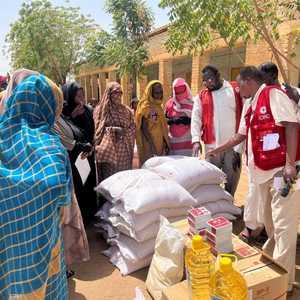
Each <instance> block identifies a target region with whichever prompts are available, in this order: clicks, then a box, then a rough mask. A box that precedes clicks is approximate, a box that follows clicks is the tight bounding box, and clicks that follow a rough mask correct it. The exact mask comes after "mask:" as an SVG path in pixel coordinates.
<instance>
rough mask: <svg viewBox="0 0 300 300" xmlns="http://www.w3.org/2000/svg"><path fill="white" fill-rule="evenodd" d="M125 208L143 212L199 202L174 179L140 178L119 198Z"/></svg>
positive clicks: (128, 210)
mask: <svg viewBox="0 0 300 300" xmlns="http://www.w3.org/2000/svg"><path fill="white" fill-rule="evenodd" d="M145 171H146V170H145ZM119 202H120V203H123V207H124V210H125V211H127V212H135V213H136V214H143V213H146V212H149V211H153V210H156V209H161V208H175V207H187V206H194V205H196V204H197V202H196V200H195V199H194V198H193V197H192V196H191V195H190V193H188V192H187V191H186V190H185V189H184V188H183V187H182V186H180V185H179V184H178V183H176V182H175V181H172V180H163V179H151V180H148V181H147V183H145V182H143V181H142V180H140V181H139V182H137V183H136V184H135V186H134V188H130V189H127V190H126V191H124V192H123V194H122V196H121V197H120V198H119Z"/></svg>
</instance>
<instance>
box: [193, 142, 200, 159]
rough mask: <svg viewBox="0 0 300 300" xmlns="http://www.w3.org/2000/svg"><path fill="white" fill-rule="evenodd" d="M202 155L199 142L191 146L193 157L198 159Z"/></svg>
mask: <svg viewBox="0 0 300 300" xmlns="http://www.w3.org/2000/svg"><path fill="white" fill-rule="evenodd" d="M201 154H202V147H201V144H200V142H196V143H194V144H193V156H194V157H199V156H200V155H201Z"/></svg>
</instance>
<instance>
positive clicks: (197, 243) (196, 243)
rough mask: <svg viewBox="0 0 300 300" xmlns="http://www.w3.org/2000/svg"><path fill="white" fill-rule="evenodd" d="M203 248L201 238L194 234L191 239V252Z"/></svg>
mask: <svg viewBox="0 0 300 300" xmlns="http://www.w3.org/2000/svg"><path fill="white" fill-rule="evenodd" d="M202 247H203V239H202V236H201V235H199V234H195V235H194V236H193V239H192V248H193V250H195V251H197V250H200V249H201V248H202Z"/></svg>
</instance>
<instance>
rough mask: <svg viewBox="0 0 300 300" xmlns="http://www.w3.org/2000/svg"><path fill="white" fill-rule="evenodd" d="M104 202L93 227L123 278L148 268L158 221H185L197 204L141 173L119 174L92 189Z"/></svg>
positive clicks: (150, 174)
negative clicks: (102, 237)
mask: <svg viewBox="0 0 300 300" xmlns="http://www.w3.org/2000/svg"><path fill="white" fill-rule="evenodd" d="M96 190H97V192H99V193H101V194H102V195H103V196H104V197H105V198H106V199H107V200H108V202H107V203H106V204H105V205H104V206H103V207H102V209H101V210H100V211H99V212H98V213H97V216H98V218H99V219H100V222H99V223H98V224H96V226H97V227H98V228H99V230H100V231H101V232H103V233H104V236H105V238H106V239H107V242H108V243H109V244H110V247H109V249H108V250H106V251H104V254H105V255H107V256H109V257H110V261H111V262H112V263H113V264H114V265H115V266H117V267H118V268H119V269H120V271H121V273H122V274H123V275H127V274H130V273H132V272H134V271H136V270H138V269H141V268H143V267H146V266H148V265H149V264H150V262H151V259H152V255H153V252H154V245H155V238H156V235H157V232H158V230H159V220H160V219H159V217H160V215H164V216H165V217H167V218H168V219H169V220H170V221H171V222H174V221H178V220H181V219H183V218H185V217H186V215H187V211H188V209H189V208H190V207H191V206H195V205H197V201H196V200H195V199H194V198H193V197H192V196H191V195H190V194H189V193H188V192H187V191H186V190H185V189H184V188H183V187H182V186H180V185H179V184H178V183H176V182H175V181H172V180H167V179H163V178H161V176H159V175H157V174H155V173H153V172H151V171H149V170H145V169H139V170H130V171H123V172H119V173H117V174H115V175H113V176H111V177H109V178H108V179H106V180H104V181H103V182H101V184H100V185H99V186H98V187H97V188H96Z"/></svg>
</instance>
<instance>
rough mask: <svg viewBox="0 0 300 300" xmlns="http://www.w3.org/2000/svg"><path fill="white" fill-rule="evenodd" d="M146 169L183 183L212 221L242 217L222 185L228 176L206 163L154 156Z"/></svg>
mask: <svg viewBox="0 0 300 300" xmlns="http://www.w3.org/2000/svg"><path fill="white" fill-rule="evenodd" d="M143 168H145V169H147V170H150V171H152V172H154V173H156V174H157V175H160V176H161V177H163V178H165V179H168V180H174V181H175V182H177V183H178V184H180V185H181V186H182V187H184V188H185V189H186V190H187V191H188V192H189V193H190V194H191V195H192V196H193V197H194V198H195V199H196V200H197V206H204V207H205V208H207V209H208V210H209V211H210V212H211V214H212V217H213V218H215V217H219V216H224V217H225V218H227V219H229V220H231V221H232V220H235V219H236V217H235V216H239V215H240V214H241V209H240V208H239V207H237V206H235V205H234V204H233V200H234V199H233V197H232V196H231V195H230V194H229V193H228V192H226V191H224V189H223V188H222V187H221V186H220V184H222V183H224V182H225V181H226V176H225V174H224V173H223V172H222V171H221V170H220V169H219V168H217V167H216V166H214V165H213V164H211V163H209V162H207V161H206V160H199V159H198V158H195V157H184V156H165V157H153V158H151V159H149V160H148V161H146V162H145V164H144V165H143Z"/></svg>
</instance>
